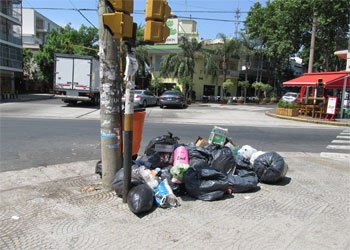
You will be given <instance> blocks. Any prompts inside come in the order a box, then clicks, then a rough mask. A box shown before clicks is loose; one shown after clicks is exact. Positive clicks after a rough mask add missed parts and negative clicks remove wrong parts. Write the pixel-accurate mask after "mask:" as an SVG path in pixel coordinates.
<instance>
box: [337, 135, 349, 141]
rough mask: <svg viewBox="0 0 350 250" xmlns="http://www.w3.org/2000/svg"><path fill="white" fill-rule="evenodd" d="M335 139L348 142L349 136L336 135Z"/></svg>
mask: <svg viewBox="0 0 350 250" xmlns="http://www.w3.org/2000/svg"><path fill="white" fill-rule="evenodd" d="M337 138H339V139H349V140H350V136H345V135H338V136H337Z"/></svg>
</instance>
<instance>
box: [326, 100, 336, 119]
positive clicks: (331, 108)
mask: <svg viewBox="0 0 350 250" xmlns="http://www.w3.org/2000/svg"><path fill="white" fill-rule="evenodd" d="M337 101H338V97H335V96H330V97H328V105H327V114H328V115H335V113H336V110H337Z"/></svg>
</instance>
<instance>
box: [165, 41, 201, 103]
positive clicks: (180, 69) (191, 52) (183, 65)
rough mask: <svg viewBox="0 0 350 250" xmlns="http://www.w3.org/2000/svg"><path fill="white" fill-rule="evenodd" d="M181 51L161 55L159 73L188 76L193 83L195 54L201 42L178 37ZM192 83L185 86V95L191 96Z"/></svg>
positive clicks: (180, 76) (199, 50)
mask: <svg viewBox="0 0 350 250" xmlns="http://www.w3.org/2000/svg"><path fill="white" fill-rule="evenodd" d="M179 40H180V41H179V46H180V48H181V49H182V52H181V53H171V54H168V55H166V56H164V57H163V59H162V61H161V63H160V74H161V76H162V77H172V78H178V79H180V78H182V77H185V76H189V77H190V79H191V83H193V75H194V68H195V58H194V57H195V54H196V53H200V52H201V51H202V42H198V41H197V40H196V39H194V38H193V39H192V40H189V39H188V38H187V37H186V36H182V37H180V39H179ZM191 94H192V85H189V84H188V85H187V86H186V87H185V95H186V97H189V98H192V96H191Z"/></svg>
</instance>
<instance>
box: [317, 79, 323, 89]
mask: <svg viewBox="0 0 350 250" xmlns="http://www.w3.org/2000/svg"><path fill="white" fill-rule="evenodd" d="M316 87H323V79H322V78H319V79H318V82H317V83H316Z"/></svg>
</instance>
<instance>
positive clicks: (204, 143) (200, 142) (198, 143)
mask: <svg viewBox="0 0 350 250" xmlns="http://www.w3.org/2000/svg"><path fill="white" fill-rule="evenodd" d="M195 144H196V146H197V147H205V146H208V145H209V144H210V143H209V142H208V141H207V140H206V139H203V138H202V137H200V136H198V138H197V140H196V142H195Z"/></svg>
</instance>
